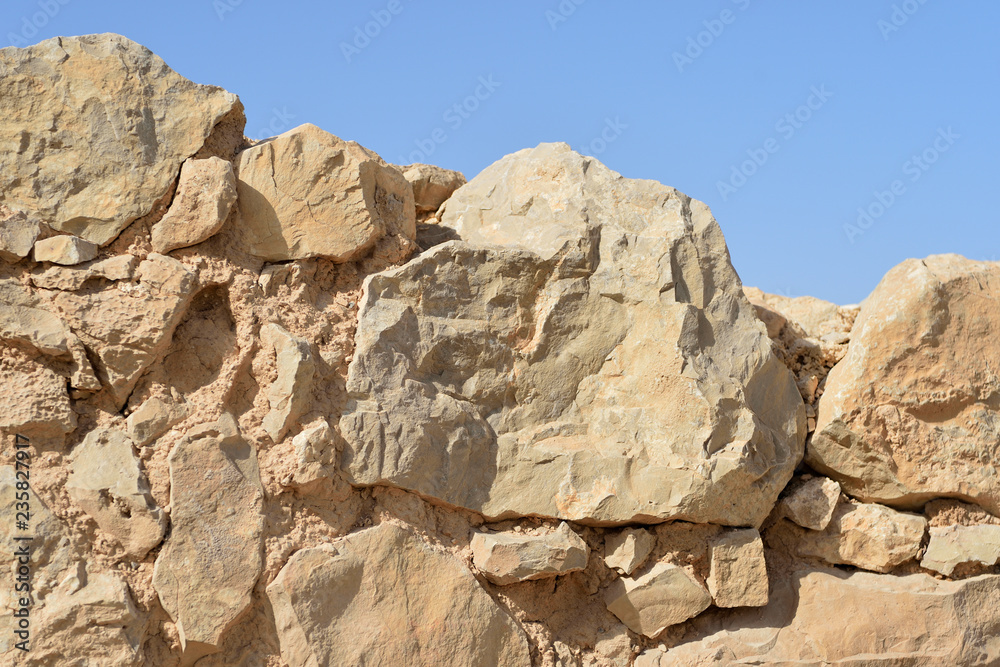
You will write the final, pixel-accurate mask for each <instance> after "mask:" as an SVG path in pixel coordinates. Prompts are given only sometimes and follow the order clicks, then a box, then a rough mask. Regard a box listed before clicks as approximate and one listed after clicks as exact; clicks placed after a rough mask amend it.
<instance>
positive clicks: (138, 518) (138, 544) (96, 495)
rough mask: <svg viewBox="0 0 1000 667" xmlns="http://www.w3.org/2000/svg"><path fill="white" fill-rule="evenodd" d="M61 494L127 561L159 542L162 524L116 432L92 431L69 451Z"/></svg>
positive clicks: (126, 445) (143, 478) (145, 484)
mask: <svg viewBox="0 0 1000 667" xmlns="http://www.w3.org/2000/svg"><path fill="white" fill-rule="evenodd" d="M66 490H67V491H69V495H70V497H71V498H72V499H73V501H74V502H75V503H76V504H77V505H79V506H80V508H81V509H82V510H83V511H84V512H86V513H87V514H89V515H90V516H91V517H93V519H94V521H96V522H97V525H98V526H100V528H101V530H103V531H104V532H106V533H108V534H110V535H111V536H112V537H114V538H115V539H117V540H118V541H119V542H120V543H121V544H122V546H123V547H125V551H126V552H128V554H129V555H130V556H132V557H133V558H135V559H137V560H141V559H142V558H143V557H144V556H145V555H146V554H147V553H148V552H149V550H150V549H152V548H153V547H155V546H156V545H157V544H159V543H160V541H161V540H162V539H163V534H164V532H166V529H167V519H166V517H165V516H164V514H163V512H162V511H161V510H160V508H159V507H157V505H156V503H155V502H154V501H153V497H152V496H151V495H150V493H149V484H148V482H147V481H146V475H145V474H144V473H143V471H142V468H141V467H140V466H139V459H138V458H136V456H135V454H133V452H132V442H131V441H130V440H129V439H128V438H127V437H125V434H124V433H122V432H121V431H116V430H114V429H101V428H99V429H95V430H93V431H91V432H90V433H88V434H87V437H86V438H84V440H83V442H82V443H80V444H79V445H77V446H76V447H75V448H74V449H73V454H72V465H71V472H70V475H69V479H68V480H67V481H66Z"/></svg>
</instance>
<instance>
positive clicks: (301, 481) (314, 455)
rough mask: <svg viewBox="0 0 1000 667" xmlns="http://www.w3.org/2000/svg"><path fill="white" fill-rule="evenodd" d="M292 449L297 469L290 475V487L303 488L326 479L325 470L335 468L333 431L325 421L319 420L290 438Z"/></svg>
mask: <svg viewBox="0 0 1000 667" xmlns="http://www.w3.org/2000/svg"><path fill="white" fill-rule="evenodd" d="M292 448H293V449H294V450H295V458H296V460H297V463H298V467H297V468H296V470H295V472H293V473H292V480H291V485H292V486H296V487H304V486H308V485H310V484H313V483H314V482H316V481H318V480H320V479H323V478H324V477H328V476H329V475H328V473H327V469H328V468H331V467H332V468H335V467H336V466H337V450H336V448H335V447H334V445H333V431H332V430H331V429H330V424H329V423H327V421H326V420H325V419H319V420H317V421H316V422H314V423H312V424H309V425H308V426H306V427H305V428H303V429H302V432H301V433H299V434H298V435H297V436H295V437H294V438H292Z"/></svg>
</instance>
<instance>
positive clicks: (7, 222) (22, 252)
mask: <svg viewBox="0 0 1000 667" xmlns="http://www.w3.org/2000/svg"><path fill="white" fill-rule="evenodd" d="M41 232H42V228H41V225H40V224H39V223H38V221H37V220H34V219H31V218H29V217H28V216H26V215H25V214H24V213H22V212H20V211H12V210H10V209H9V208H7V207H6V206H4V205H3V204H0V259H3V260H5V261H7V262H10V263H12V264H13V263H14V262H19V261H20V260H22V259H24V258H25V257H27V256H28V254H29V253H31V248H32V246H34V245H35V240H36V239H37V238H38V235H39V234H41Z"/></svg>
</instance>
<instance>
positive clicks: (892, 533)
mask: <svg viewBox="0 0 1000 667" xmlns="http://www.w3.org/2000/svg"><path fill="white" fill-rule="evenodd" d="M926 530H927V520H926V519H924V517H922V516H919V515H917V514H908V513H906V512H897V511H895V510H892V509H889V508H888V507H885V506H883V505H875V504H853V503H841V504H840V505H839V506H838V507H837V509H836V511H835V512H834V514H833V519H832V520H831V521H830V525H829V526H827V527H826V530H823V531H822V532H819V531H800V532H801V535H800V537H799V541H798V546H797V549H798V553H799V555H800V556H812V557H815V558H822V559H823V560H825V561H826V562H827V563H831V564H833V565H841V564H843V565H853V566H855V567H860V568H862V569H865V570H872V571H873V572H888V571H889V570H891V569H893V568H894V567H896V566H898V565H901V564H903V563H905V562H906V561H908V560H911V559H913V558H916V556H917V552H919V551H920V543H921V541H922V540H923V538H924V533H925V532H926Z"/></svg>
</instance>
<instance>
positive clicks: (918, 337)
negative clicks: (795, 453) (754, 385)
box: [807, 255, 1000, 514]
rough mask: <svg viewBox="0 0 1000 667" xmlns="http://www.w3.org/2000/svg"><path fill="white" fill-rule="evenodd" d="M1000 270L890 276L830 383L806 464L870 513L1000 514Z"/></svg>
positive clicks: (950, 265) (988, 266)
mask: <svg viewBox="0 0 1000 667" xmlns="http://www.w3.org/2000/svg"><path fill="white" fill-rule="evenodd" d="M998 340H1000V264H997V263H995V262H974V261H971V260H967V259H964V258H962V257H959V256H957V255H937V256H933V257H928V258H927V259H924V260H916V259H911V260H907V261H905V262H903V263H902V264H900V265H899V266H897V267H896V268H894V269H892V270H891V271H890V272H889V273H888V274H886V276H885V278H883V279H882V282H880V283H879V285H878V287H877V288H876V289H875V291H874V292H873V293H872V294H871V296H869V297H868V299H867V300H866V301H865V303H864V305H863V306H862V309H861V313H860V315H859V316H858V319H857V322H856V323H855V325H854V330H853V332H852V334H851V344H850V348H849V351H848V353H847V356H846V357H845V358H844V360H843V361H841V362H840V363H839V364H837V366H836V367H835V368H834V369H833V371H831V373H830V375H829V377H828V378H827V386H826V393H825V394H824V395H823V398H822V400H821V401H820V405H819V418H818V424H817V428H816V433H815V435H814V436H813V438H812V440H811V444H810V445H809V451H808V453H807V460H808V462H809V464H810V465H811V466H812V467H813V468H815V469H817V470H819V471H821V472H823V473H825V474H827V475H829V476H830V477H833V478H834V479H836V480H837V481H838V482H840V484H841V486H842V487H843V488H844V491H846V492H847V493H848V494H850V495H852V496H854V497H855V498H859V499H861V500H864V501H867V502H880V503H886V504H890V505H893V506H895V507H900V508H912V507H918V506H919V505H921V504H922V503H924V502H926V501H927V500H930V499H932V498H934V497H935V496H948V497H959V498H964V499H966V500H971V501H972V502H975V503H978V504H979V505H981V506H983V507H985V508H986V509H987V510H989V511H990V512H992V513H994V514H998V513H1000V476H998V475H997V473H996V469H997V466H998V465H1000V449H998V448H997V443H998V442H1000V403H998V402H997V383H998V382H1000V379H998V378H1000V375H998V373H1000V369H998V365H997V357H998V352H1000V346H998V342H997V341H998Z"/></svg>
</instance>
